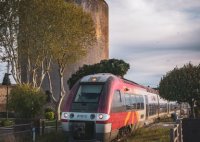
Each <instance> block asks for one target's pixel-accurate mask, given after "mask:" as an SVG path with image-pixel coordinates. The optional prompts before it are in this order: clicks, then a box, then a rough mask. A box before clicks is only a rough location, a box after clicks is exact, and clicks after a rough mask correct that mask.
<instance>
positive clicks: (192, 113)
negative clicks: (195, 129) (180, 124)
mask: <svg viewBox="0 0 200 142" xmlns="http://www.w3.org/2000/svg"><path fill="white" fill-rule="evenodd" d="M189 104H190V107H191V114H190V117H191V118H196V117H195V111H194V100H192V101H190V102H189Z"/></svg>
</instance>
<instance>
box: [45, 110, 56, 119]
mask: <svg viewBox="0 0 200 142" xmlns="http://www.w3.org/2000/svg"><path fill="white" fill-rule="evenodd" d="M45 118H46V119H48V120H53V119H54V118H55V113H54V111H53V109H51V108H46V109H45Z"/></svg>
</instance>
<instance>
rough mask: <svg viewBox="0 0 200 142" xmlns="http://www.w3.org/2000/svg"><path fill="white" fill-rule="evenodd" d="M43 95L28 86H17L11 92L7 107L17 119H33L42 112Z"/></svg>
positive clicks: (36, 89)
mask: <svg viewBox="0 0 200 142" xmlns="http://www.w3.org/2000/svg"><path fill="white" fill-rule="evenodd" d="M44 103H45V95H44V93H43V92H42V91H40V90H38V88H34V87H32V86H31V85H29V84H22V85H17V86H16V87H15V88H13V89H12V90H11V93H10V100H9V107H10V109H12V110H14V112H15V113H16V115H17V117H18V118H35V117H36V116H37V115H38V114H40V112H41V111H42V108H43V105H44Z"/></svg>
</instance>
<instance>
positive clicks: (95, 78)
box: [80, 73, 158, 94]
mask: <svg viewBox="0 0 200 142" xmlns="http://www.w3.org/2000/svg"><path fill="white" fill-rule="evenodd" d="M110 77H114V78H119V79H121V80H122V81H123V82H124V83H127V84H131V85H135V86H138V87H140V88H142V89H145V90H146V91H147V92H150V93H154V94H158V91H157V90H155V89H152V88H150V87H146V86H143V85H140V84H138V83H136V82H134V81H131V80H128V79H125V78H121V77H118V76H115V75H113V74H111V73H97V74H92V75H87V76H84V77H83V78H82V79H81V80H80V82H106V81H107V80H108V79H109V78H110Z"/></svg>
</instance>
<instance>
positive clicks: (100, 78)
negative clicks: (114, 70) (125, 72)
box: [61, 74, 118, 142]
mask: <svg viewBox="0 0 200 142" xmlns="http://www.w3.org/2000/svg"><path fill="white" fill-rule="evenodd" d="M116 82H118V78H117V77H115V76H113V75H110V74H107V75H98V74H97V75H89V76H86V77H83V78H82V79H81V80H80V81H79V82H77V83H76V84H75V85H74V86H73V88H72V90H71V92H70V94H69V96H68V99H67V101H66V103H65V106H64V110H63V112H62V116H61V120H62V127H63V130H64V131H65V132H66V133H67V134H68V137H69V141H79V140H87V141H88V140H90V141H102V142H107V141H110V132H111V123H109V122H108V120H109V118H110V115H109V114H110V107H111V99H112V98H111V97H112V96H111V95H110V94H112V93H113V92H112V89H111V88H112V86H114V85H115V84H116Z"/></svg>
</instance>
